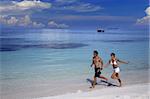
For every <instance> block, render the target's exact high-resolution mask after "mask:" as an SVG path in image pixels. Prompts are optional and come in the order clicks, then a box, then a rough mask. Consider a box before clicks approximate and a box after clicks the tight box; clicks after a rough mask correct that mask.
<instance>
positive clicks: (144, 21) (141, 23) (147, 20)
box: [136, 7, 150, 25]
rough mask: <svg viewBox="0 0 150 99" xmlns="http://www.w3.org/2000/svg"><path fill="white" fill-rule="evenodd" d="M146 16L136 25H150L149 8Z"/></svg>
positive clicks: (138, 20)
mask: <svg viewBox="0 0 150 99" xmlns="http://www.w3.org/2000/svg"><path fill="white" fill-rule="evenodd" d="M145 13H146V16H144V17H143V18H140V19H137V21H136V25H149V22H150V7H147V8H146V10H145Z"/></svg>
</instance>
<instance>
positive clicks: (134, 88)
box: [38, 83, 150, 99]
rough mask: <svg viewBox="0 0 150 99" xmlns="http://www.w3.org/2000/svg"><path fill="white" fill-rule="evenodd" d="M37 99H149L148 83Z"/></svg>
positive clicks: (149, 87) (149, 85)
mask: <svg viewBox="0 0 150 99" xmlns="http://www.w3.org/2000/svg"><path fill="white" fill-rule="evenodd" d="M38 99H150V83H145V84H137V85H128V86H123V87H107V88H103V89H91V91H89V92H82V91H81V90H78V91H77V92H76V93H67V94H65V95H59V96H51V97H41V98H38Z"/></svg>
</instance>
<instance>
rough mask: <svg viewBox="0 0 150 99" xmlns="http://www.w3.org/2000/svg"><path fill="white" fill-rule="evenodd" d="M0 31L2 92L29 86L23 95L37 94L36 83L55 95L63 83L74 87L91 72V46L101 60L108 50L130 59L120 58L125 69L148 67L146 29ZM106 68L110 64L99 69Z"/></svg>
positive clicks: (0, 81) (10, 91) (24, 89)
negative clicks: (125, 63)
mask: <svg viewBox="0 0 150 99" xmlns="http://www.w3.org/2000/svg"><path fill="white" fill-rule="evenodd" d="M0 37H1V50H0V56H1V71H0V84H1V85H2V95H8V94H12V95H13V94H14V95H16V94H17V93H21V92H22V93H28V92H29V91H32V92H33V93H32V95H31V94H26V95H29V96H30V95H31V96H35V97H37V96H38V94H35V93H34V91H37V90H36V89H42V90H39V92H41V94H43V95H44V94H46V93H48V92H51V94H50V95H55V94H59V91H58V90H62V89H66V88H65V86H67V87H68V86H70V87H69V88H67V89H68V91H70V90H71V91H75V89H76V88H75V87H80V86H83V85H85V84H87V83H86V77H87V78H91V77H92V75H93V72H94V70H93V69H91V68H90V64H91V59H92V52H93V50H95V49H96V50H98V51H99V54H100V56H101V57H102V59H103V61H104V63H107V62H108V60H109V58H110V56H109V54H110V53H111V52H115V53H116V55H117V57H118V58H119V59H120V60H125V61H129V62H130V63H129V64H128V65H123V64H121V71H122V72H124V73H125V72H127V71H132V70H134V71H138V70H147V69H148V68H149V64H148V55H149V53H148V47H149V41H148V33H142V32H137V31H113V32H112V31H109V32H105V33H97V32H95V31H75V30H48V29H43V30H28V31H24V32H23V31H15V32H14V31H6V32H5V33H2V34H1V36H0ZM110 72H112V67H111V66H109V67H108V68H106V69H104V71H103V74H104V75H108V73H110ZM66 83H67V84H66ZM47 88H50V89H49V90H47ZM18 90H20V91H18ZM68 91H67V90H66V92H68ZM20 95H21V94H20Z"/></svg>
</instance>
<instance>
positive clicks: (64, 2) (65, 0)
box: [55, 0, 77, 4]
mask: <svg viewBox="0 0 150 99" xmlns="http://www.w3.org/2000/svg"><path fill="white" fill-rule="evenodd" d="M55 1H56V2H57V3H61V4H66V3H67V4H68V3H69V4H70V3H75V2H77V0H55Z"/></svg>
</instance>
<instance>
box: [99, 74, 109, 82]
mask: <svg viewBox="0 0 150 99" xmlns="http://www.w3.org/2000/svg"><path fill="white" fill-rule="evenodd" d="M99 78H101V79H104V80H106V81H107V80H108V79H107V78H106V77H104V76H102V75H100V76H99Z"/></svg>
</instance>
